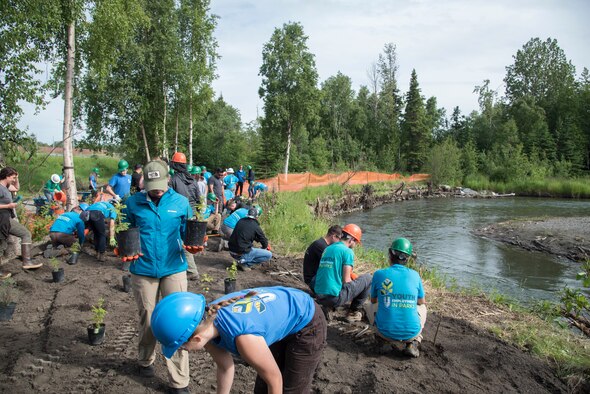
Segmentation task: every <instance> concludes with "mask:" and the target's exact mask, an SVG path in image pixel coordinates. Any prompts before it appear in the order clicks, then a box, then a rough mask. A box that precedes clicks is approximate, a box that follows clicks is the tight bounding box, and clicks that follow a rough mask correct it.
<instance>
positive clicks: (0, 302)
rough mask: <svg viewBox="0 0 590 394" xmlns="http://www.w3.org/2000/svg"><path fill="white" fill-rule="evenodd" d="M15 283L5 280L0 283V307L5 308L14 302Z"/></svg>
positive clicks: (10, 279) (9, 279)
mask: <svg viewBox="0 0 590 394" xmlns="http://www.w3.org/2000/svg"><path fill="white" fill-rule="evenodd" d="M15 287H16V281H15V280H14V279H12V278H6V279H3V280H2V281H0V306H3V307H5V306H7V305H8V304H10V303H11V302H13V301H14V293H15Z"/></svg>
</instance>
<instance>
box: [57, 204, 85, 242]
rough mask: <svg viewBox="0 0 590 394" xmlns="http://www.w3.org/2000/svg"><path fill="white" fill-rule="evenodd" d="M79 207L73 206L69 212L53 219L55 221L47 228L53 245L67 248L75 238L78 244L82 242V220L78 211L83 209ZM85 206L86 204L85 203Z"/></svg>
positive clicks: (83, 228) (83, 227)
mask: <svg viewBox="0 0 590 394" xmlns="http://www.w3.org/2000/svg"><path fill="white" fill-rule="evenodd" d="M81 206H82V204H80V207H74V208H72V210H71V211H70V212H66V213H64V214H61V215H59V216H58V217H57V219H55V222H53V224H52V225H51V227H50V228H49V239H50V240H51V244H52V245H53V247H57V246H59V245H63V246H65V247H66V248H69V247H70V246H72V245H73V244H74V242H76V238H77V239H78V242H79V243H80V246H81V245H83V244H84V230H85V226H84V221H83V220H82V219H81V218H80V212H82V211H83V209H82V208H81ZM85 206H86V207H87V206H88V204H86V205H85Z"/></svg>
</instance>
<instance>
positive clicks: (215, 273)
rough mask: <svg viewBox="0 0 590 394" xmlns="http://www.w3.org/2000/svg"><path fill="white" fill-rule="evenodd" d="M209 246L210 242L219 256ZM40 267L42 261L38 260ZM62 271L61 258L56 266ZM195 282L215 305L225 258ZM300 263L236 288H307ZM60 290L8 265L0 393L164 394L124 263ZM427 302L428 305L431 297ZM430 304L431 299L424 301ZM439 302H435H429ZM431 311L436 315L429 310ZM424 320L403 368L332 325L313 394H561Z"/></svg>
mask: <svg viewBox="0 0 590 394" xmlns="http://www.w3.org/2000/svg"><path fill="white" fill-rule="evenodd" d="M215 242H216V240H215V239H212V240H210V244H211V246H215ZM38 258H40V257H38ZM62 259H63V260H64V261H65V257H62ZM196 261H197V264H198V266H199V270H200V273H201V280H199V281H191V282H189V290H190V291H193V292H202V293H204V294H205V296H206V297H207V299H208V300H213V299H214V298H216V297H218V296H221V295H222V293H223V278H224V277H225V276H226V271H225V268H226V267H228V266H229V265H230V264H231V257H230V256H229V254H228V253H227V252H221V253H217V252H212V251H207V252H205V253H204V254H202V255H198V257H197V258H196ZM301 266H302V261H301V260H300V259H290V258H281V257H278V258H275V257H273V259H272V261H271V262H270V263H267V264H265V265H263V266H259V267H257V268H255V269H253V270H252V271H249V272H240V273H239V275H238V287H239V288H249V287H256V286H270V285H283V286H292V287H298V288H302V289H304V288H305V285H304V283H303V282H302V279H301ZM63 267H64V269H65V277H66V279H65V282H63V283H59V284H58V283H52V279H51V272H50V268H49V267H48V265H45V266H44V267H42V268H40V269H39V270H37V271H33V272H24V271H22V270H21V269H20V267H19V261H17V260H13V261H11V262H10V263H8V264H7V266H6V268H8V269H9V270H10V271H11V272H12V273H13V277H14V279H15V280H16V281H17V284H18V294H17V301H18V305H17V308H16V312H15V314H14V317H13V319H12V321H10V322H0V343H1V344H2V345H1V346H0V391H1V392H13V393H30V392H47V393H57V392H59V393H157V392H165V390H166V387H167V376H166V370H165V365H164V362H163V356H161V355H159V356H158V358H157V361H156V377H154V378H141V377H139V376H138V373H137V372H138V371H137V365H136V362H135V360H136V356H137V350H136V343H137V328H136V325H137V322H138V318H137V310H136V305H135V302H134V299H133V296H132V294H131V293H125V292H123V288H122V276H123V275H124V274H125V273H124V272H123V271H122V270H121V263H120V262H118V261H117V260H116V258H115V257H114V256H113V257H110V258H109V261H107V262H105V263H100V262H98V261H97V260H96V259H95V258H94V257H92V256H89V255H85V254H83V255H82V256H81V259H80V262H79V263H78V264H77V265H73V266H71V265H67V264H65V263H64V264H63ZM100 297H104V298H105V300H106V309H107V311H108V314H107V316H106V319H105V321H106V325H107V329H106V331H107V334H106V339H105V342H104V343H103V344H102V345H99V346H90V345H89V344H88V338H87V332H86V327H87V325H88V324H89V321H90V319H91V312H90V307H91V305H92V304H95V303H96V301H97V300H98V299H99V298H100ZM427 297H428V296H427ZM427 299H428V298H427ZM432 302H436V301H432ZM432 309H433V310H435V309H436V308H432ZM450 311H451V312H450V313H446V314H444V315H443V314H440V313H436V312H431V313H429V316H428V320H427V323H426V328H425V330H424V341H423V343H422V351H421V356H420V357H419V358H417V359H409V358H407V357H405V356H403V355H402V353H401V351H400V350H401V345H400V346H396V347H393V348H392V347H391V346H390V345H385V344H384V343H382V342H380V341H379V340H377V339H376V338H375V337H374V335H372V334H371V332H370V331H366V330H365V328H366V327H367V325H366V324H365V323H355V324H354V325H352V324H349V323H345V322H344V320H343V319H342V317H343V316H344V314H343V312H341V315H342V316H338V315H337V316H336V317H335V318H334V319H333V320H332V321H331V322H330V325H329V332H328V347H327V349H326V351H325V353H324V355H323V360H322V363H321V366H320V368H319V370H318V372H317V374H316V376H315V379H314V384H313V390H314V392H316V393H391V392H400V393H401V392H403V393H411V392H416V393H418V392H447V393H450V392H452V393H459V392H461V393H464V392H529V393H542V392H567V391H568V388H567V386H566V384H565V383H564V382H562V381H561V380H560V379H559V378H557V377H556V374H555V371H554V370H553V369H552V367H550V366H549V365H548V364H546V363H544V362H543V361H541V360H539V359H537V358H535V357H533V356H532V355H530V354H528V353H526V352H523V351H521V350H519V349H517V348H516V347H514V346H512V345H509V344H506V343H504V342H502V341H500V340H498V339H496V338H494V337H492V336H491V335H489V334H487V333H486V332H485V331H484V330H482V329H478V328H477V327H475V326H473V325H472V324H471V323H468V322H467V321H466V320H460V319H456V318H455V317H453V316H457V315H454V314H453V313H452V305H451V309H450ZM190 364H191V383H190V389H191V392H193V393H209V392H215V369H214V366H213V364H212V361H211V358H210V357H209V356H208V355H207V354H206V353H191V356H190ZM254 377H255V373H254V371H253V369H251V368H250V367H248V366H247V365H245V364H244V363H243V362H241V361H239V360H237V366H236V376H235V380H234V386H233V389H232V392H235V393H248V392H252V390H253V386H254Z"/></svg>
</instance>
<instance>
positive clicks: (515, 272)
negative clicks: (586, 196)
mask: <svg viewBox="0 0 590 394" xmlns="http://www.w3.org/2000/svg"><path fill="white" fill-rule="evenodd" d="M549 216H552V217H553V216H558V217H568V216H590V201H588V200H581V201H580V200H559V199H541V198H496V199H479V198H437V199H420V200H413V201H404V202H396V203H392V204H387V205H382V206H380V207H377V208H374V209H371V210H368V211H361V212H353V213H350V214H346V215H341V216H340V217H339V218H338V221H339V222H340V223H341V224H346V223H356V224H358V225H359V226H360V227H361V228H362V230H363V245H364V246H365V247H368V248H371V249H378V250H382V251H384V252H385V251H386V250H387V248H388V247H389V246H390V245H391V241H392V240H393V239H394V238H396V237H401V236H403V237H406V238H408V239H409V240H410V241H411V242H412V244H413V245H414V251H416V252H417V254H418V262H419V263H420V264H423V265H425V266H426V267H430V268H432V267H434V268H436V270H437V271H438V272H440V273H442V274H445V275H446V277H447V280H448V282H449V284H451V283H456V284H457V285H459V286H463V287H465V286H477V287H479V288H482V289H483V290H484V291H486V292H492V291H497V292H500V293H502V294H506V295H509V296H511V297H513V298H515V299H517V300H519V301H521V302H523V303H530V302H533V301H536V300H542V299H548V300H557V299H558V297H559V294H558V292H559V291H560V290H562V289H563V288H564V286H570V287H576V288H578V287H580V282H579V281H577V280H576V279H575V278H576V273H577V272H578V268H579V264H577V263H573V262H571V261H569V260H567V259H564V258H559V257H556V256H550V255H545V254H543V253H540V252H528V251H525V250H522V249H519V248H517V247H514V246H510V245H505V244H502V243H500V242H496V241H492V240H489V239H483V238H480V237H477V236H475V235H473V234H471V230H473V229H476V228H479V227H483V226H486V225H488V224H492V223H496V222H501V221H505V220H511V219H522V218H539V217H549Z"/></svg>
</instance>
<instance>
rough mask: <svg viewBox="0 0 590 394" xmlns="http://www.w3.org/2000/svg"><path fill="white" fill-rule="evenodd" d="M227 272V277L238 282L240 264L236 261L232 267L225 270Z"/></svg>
mask: <svg viewBox="0 0 590 394" xmlns="http://www.w3.org/2000/svg"><path fill="white" fill-rule="evenodd" d="M225 270H226V271H227V277H228V278H229V279H230V280H236V279H237V278H238V263H236V262H235V261H234V262H233V263H232V264H231V266H230V267H227V268H226V269H225Z"/></svg>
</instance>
